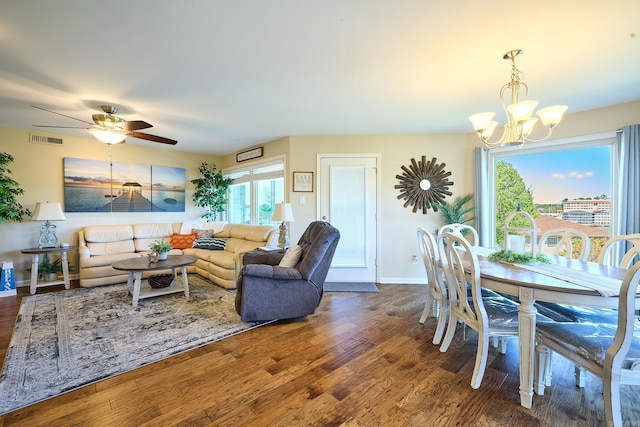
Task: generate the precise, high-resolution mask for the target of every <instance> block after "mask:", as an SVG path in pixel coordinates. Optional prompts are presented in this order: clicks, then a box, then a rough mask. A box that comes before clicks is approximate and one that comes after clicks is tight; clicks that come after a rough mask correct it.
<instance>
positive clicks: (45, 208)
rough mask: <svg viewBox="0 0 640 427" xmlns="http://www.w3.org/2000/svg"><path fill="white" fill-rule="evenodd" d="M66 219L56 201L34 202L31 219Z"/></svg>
mask: <svg viewBox="0 0 640 427" xmlns="http://www.w3.org/2000/svg"><path fill="white" fill-rule="evenodd" d="M66 219H67V217H66V216H64V213H63V212H62V207H60V203H58V202H45V203H36V209H35V211H34V212H33V216H32V217H31V221H65V220H66Z"/></svg>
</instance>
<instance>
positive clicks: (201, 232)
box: [191, 228, 216, 239]
mask: <svg viewBox="0 0 640 427" xmlns="http://www.w3.org/2000/svg"><path fill="white" fill-rule="evenodd" d="M191 232H192V233H196V234H197V235H198V239H203V238H205V239H206V238H210V237H213V235H214V234H215V233H216V231H215V230H201V229H199V228H194V229H192V230H191Z"/></svg>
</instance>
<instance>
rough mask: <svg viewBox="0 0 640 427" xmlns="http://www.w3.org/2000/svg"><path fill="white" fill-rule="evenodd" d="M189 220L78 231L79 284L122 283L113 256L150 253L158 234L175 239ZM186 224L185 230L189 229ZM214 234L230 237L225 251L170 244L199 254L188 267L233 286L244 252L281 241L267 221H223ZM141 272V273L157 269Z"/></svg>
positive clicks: (123, 277)
mask: <svg viewBox="0 0 640 427" xmlns="http://www.w3.org/2000/svg"><path fill="white" fill-rule="evenodd" d="M189 225H190V224H188V223H174V224H171V223H147V224H118V225H92V226H87V227H84V228H83V229H82V230H80V231H79V232H78V246H79V249H78V252H79V273H80V286H82V287H93V286H102V285H109V284H114V283H124V282H126V281H127V273H126V272H124V273H123V272H122V271H118V270H114V269H113V268H112V267H111V264H113V263H114V262H115V261H119V260H123V259H129V258H135V257H142V256H146V254H147V253H148V252H149V245H150V244H151V243H152V242H153V241H154V240H157V239H164V240H167V241H170V240H171V236H172V234H174V233H178V234H180V233H182V234H186V233H189V232H190V228H188V227H189ZM185 227H187V229H186V230H185ZM221 228H222V230H221V231H218V232H216V233H215V234H214V237H217V238H223V239H225V240H226V244H225V247H224V250H209V249H195V248H187V249H182V250H180V249H172V251H171V252H170V253H169V254H180V253H183V254H185V255H195V256H196V257H197V258H198V260H197V261H196V263H195V265H191V266H189V267H187V271H188V272H190V273H194V272H195V273H198V274H199V275H201V276H202V277H204V278H207V279H209V280H211V281H212V282H214V283H216V284H217V285H220V286H222V287H225V288H229V289H232V288H235V287H236V281H237V278H238V275H239V273H240V269H241V266H242V256H243V255H244V254H245V253H246V252H250V251H253V250H255V249H256V248H257V247H259V246H269V245H275V244H277V239H278V234H277V232H276V227H273V226H268V225H248V224H224V225H221ZM158 273H159V272H158V271H153V272H148V273H146V274H144V273H143V277H148V276H149V275H151V274H158Z"/></svg>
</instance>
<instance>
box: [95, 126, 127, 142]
mask: <svg viewBox="0 0 640 427" xmlns="http://www.w3.org/2000/svg"><path fill="white" fill-rule="evenodd" d="M89 132H91V133H92V134H93V136H95V137H96V138H98V139H99V140H100V141H102V142H104V143H105V144H120V143H121V142H123V141H124V140H125V138H126V137H127V135H124V134H121V133H117V132H113V131H110V130H104V129H90V130H89Z"/></svg>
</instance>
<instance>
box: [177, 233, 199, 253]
mask: <svg viewBox="0 0 640 427" xmlns="http://www.w3.org/2000/svg"><path fill="white" fill-rule="evenodd" d="M197 237H198V235H197V234H196V233H191V234H178V233H173V234H172V235H171V247H172V248H173V249H186V248H190V247H192V246H193V242H195V241H196V238H197Z"/></svg>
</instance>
